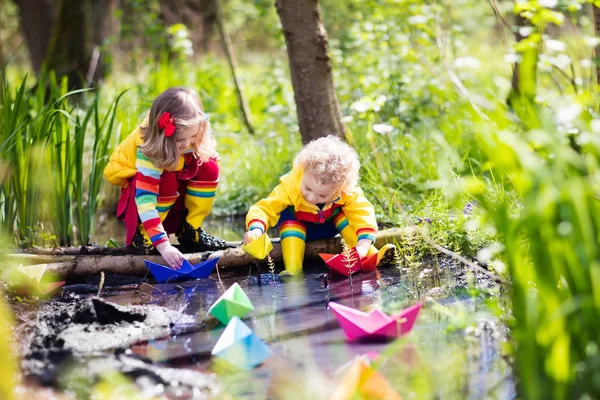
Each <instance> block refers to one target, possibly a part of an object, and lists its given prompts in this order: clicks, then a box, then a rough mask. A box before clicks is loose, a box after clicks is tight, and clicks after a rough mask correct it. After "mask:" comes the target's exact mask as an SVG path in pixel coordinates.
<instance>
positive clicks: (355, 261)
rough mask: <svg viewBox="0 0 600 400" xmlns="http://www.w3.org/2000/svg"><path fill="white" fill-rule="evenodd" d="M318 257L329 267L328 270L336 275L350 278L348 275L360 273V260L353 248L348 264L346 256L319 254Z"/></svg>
mask: <svg viewBox="0 0 600 400" xmlns="http://www.w3.org/2000/svg"><path fill="white" fill-rule="evenodd" d="M319 256H321V258H322V259H323V261H325V264H327V265H328V266H329V269H331V270H332V271H335V272H337V273H338V274H341V275H344V276H350V274H355V273H357V272H358V271H360V258H359V256H358V253H357V252H356V249H355V248H354V247H353V248H352V249H351V250H350V259H351V261H350V263H348V260H347V259H346V256H344V255H343V254H325V253H319ZM348 264H350V265H348ZM348 267H350V268H348Z"/></svg>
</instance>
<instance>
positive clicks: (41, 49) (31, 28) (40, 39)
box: [15, 0, 54, 74]
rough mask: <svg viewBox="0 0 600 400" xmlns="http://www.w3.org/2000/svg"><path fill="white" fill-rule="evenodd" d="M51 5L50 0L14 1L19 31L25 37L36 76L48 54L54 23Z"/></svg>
mask: <svg viewBox="0 0 600 400" xmlns="http://www.w3.org/2000/svg"><path fill="white" fill-rule="evenodd" d="M53 3H54V2H53V1H52V0H15V4H16V5H17V7H18V8H19V15H20V17H21V18H20V19H21V31H22V32H23V35H24V36H25V41H26V42H27V48H28V49H29V57H30V59H31V65H32V67H33V70H34V71H35V72H36V74H39V73H40V71H41V70H42V64H43V62H44V59H45V58H46V54H47V53H48V46H49V44H50V34H51V32H52V25H53V21H54V8H53Z"/></svg>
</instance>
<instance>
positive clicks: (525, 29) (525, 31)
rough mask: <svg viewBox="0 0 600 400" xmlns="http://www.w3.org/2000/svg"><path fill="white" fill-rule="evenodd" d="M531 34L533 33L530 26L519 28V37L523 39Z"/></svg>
mask: <svg viewBox="0 0 600 400" xmlns="http://www.w3.org/2000/svg"><path fill="white" fill-rule="evenodd" d="M532 33H533V27H532V26H522V27H520V28H519V35H521V36H523V37H527V36H529V35H531V34H532Z"/></svg>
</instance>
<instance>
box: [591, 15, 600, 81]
mask: <svg viewBox="0 0 600 400" xmlns="http://www.w3.org/2000/svg"><path fill="white" fill-rule="evenodd" d="M592 7H593V8H592V10H593V12H594V33H595V35H594V36H595V37H600V8H598V7H596V6H595V5H593V6H592ZM594 56H595V57H594V58H595V59H596V81H597V83H598V84H600V66H599V65H598V57H600V48H599V47H598V46H596V47H595V48H594Z"/></svg>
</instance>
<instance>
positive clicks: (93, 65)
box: [86, 0, 118, 83]
mask: <svg viewBox="0 0 600 400" xmlns="http://www.w3.org/2000/svg"><path fill="white" fill-rule="evenodd" d="M91 7H92V9H91V15H92V18H91V20H92V21H91V23H92V44H93V50H92V60H91V62H90V66H89V69H88V74H87V77H86V80H87V82H88V83H90V82H92V81H97V80H100V79H102V78H103V77H104V76H105V75H106V63H105V56H104V54H105V53H106V52H107V49H106V47H105V46H104V44H105V43H104V42H105V40H106V39H107V38H109V37H110V36H112V35H114V34H115V33H116V32H118V27H117V21H116V19H115V13H116V11H117V7H118V2H117V0H92V5H91ZM103 53H104V54H103Z"/></svg>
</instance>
